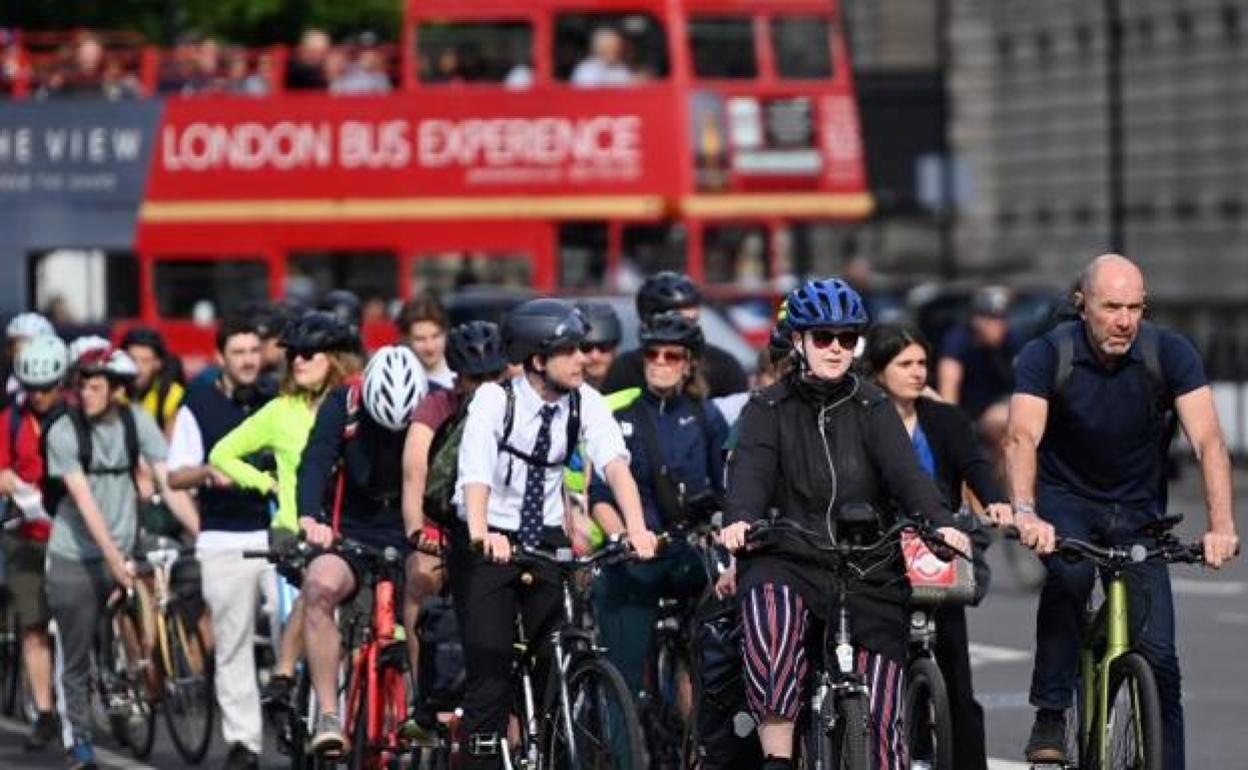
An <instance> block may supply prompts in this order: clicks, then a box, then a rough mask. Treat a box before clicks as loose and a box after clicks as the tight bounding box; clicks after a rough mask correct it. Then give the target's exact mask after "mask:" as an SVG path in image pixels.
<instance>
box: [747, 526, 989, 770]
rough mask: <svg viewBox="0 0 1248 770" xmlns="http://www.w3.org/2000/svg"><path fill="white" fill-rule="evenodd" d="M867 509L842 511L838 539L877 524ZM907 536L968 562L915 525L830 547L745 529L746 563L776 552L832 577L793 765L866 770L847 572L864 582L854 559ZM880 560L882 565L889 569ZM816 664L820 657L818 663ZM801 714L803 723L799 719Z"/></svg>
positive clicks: (862, 692)
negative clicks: (830, 609)
mask: <svg viewBox="0 0 1248 770" xmlns="http://www.w3.org/2000/svg"><path fill="white" fill-rule="evenodd" d="M877 521H878V519H877V517H876V514H875V511H874V510H872V509H871V507H870V506H867V505H863V506H846V507H845V508H844V509H843V510H842V512H841V514H840V516H839V517H838V529H839V530H840V532H841V533H846V534H851V533H855V532H856V533H862V532H864V531H868V530H869V529H873V528H875V527H876V526H877ZM905 532H914V533H915V534H917V535H918V536H919V537H921V538H923V540H924V541H926V542H927V543H929V544H930V545H933V546H935V547H937V548H941V549H944V550H947V551H949V552H951V553H952V554H953V555H955V556H960V557H962V558H969V557H967V556H966V554H962V553H961V552H959V551H956V550H955V549H953V548H952V547H951V546H948V545H946V544H945V543H944V540H943V538H941V537H940V535H939V534H937V533H936V531H935V528H934V527H932V526H930V525H928V524H926V523H920V522H913V521H906V520H902V521H898V522H897V523H895V524H894V525H893V526H891V527H889V528H888V529H887V530H886V531H885V532H884V533H883V534H882V535H880V536H879V537H878V538H877V539H876V540H874V541H869V542H863V541H862V538H861V537H854V536H852V534H851V536H849V537H841V538H840V539H838V540H836V541H835V542H832V543H830V544H827V545H823V544H821V542H822V541H826V540H827V539H828V538H827V535H826V534H824V533H818V532H812V531H810V530H808V529H806V528H804V527H802V526H800V525H798V524H795V523H793V522H789V521H784V520H780V521H769V520H763V521H758V522H755V523H754V524H752V525H751V526H750V529H749V532H748V534H747V536H746V547H745V549H744V551H743V554H742V555H743V557H744V558H748V557H749V556H750V555H754V554H761V553H765V552H778V553H782V554H784V555H785V557H786V558H792V559H795V560H799V561H803V562H806V563H808V564H813V565H815V566H818V567H821V568H824V569H827V570H828V571H829V572H830V573H831V574H832V576H833V585H834V589H833V590H834V593H835V602H834V606H835V607H836V617H835V619H833V618H832V617H829V618H828V619H827V622H825V623H823V624H822V626H823V628H822V640H821V643H820V648H819V649H820V650H821V651H822V653H823V654H822V656H812V657H814V658H815V659H816V660H818V663H817V665H815V666H813V667H812V668H813V670H812V671H811V672H810V673H809V674H808V675H807V687H806V694H805V696H804V698H803V700H804V704H803V711H804V715H803V714H800V713H799V716H798V723H797V725H796V727H795V731H794V739H793V751H794V757H795V766H796V767H799V768H804V769H805V770H831V769H832V768H840V769H841V770H867V769H868V768H869V767H870V756H869V752H870V751H871V745H870V733H871V729H870V695H871V693H870V687H869V685H868V684H867V682H866V680H865V679H864V678H863V677H862V676H861V675H859V674H858V673H857V672H856V671H855V667H854V657H855V649H854V646H853V642H852V634H851V625H850V616H849V605H848V597H849V579H850V577H851V573H854V574H856V576H857V577H862V576H864V575H865V574H867V573H869V571H870V569H869V568H868V569H865V570H864V569H859V568H858V567H856V566H855V565H854V564H852V563H851V561H850V559H851V557H853V556H869V555H872V554H878V553H879V552H881V551H883V550H884V549H886V548H889V547H897V544H898V543H899V542H900V540H901V536H902V534H903V533H905ZM888 561H889V560H888V559H881V560H880V562H879V563H887V562H888ZM820 658H821V659H820ZM803 716H804V717H805V718H804V719H803Z"/></svg>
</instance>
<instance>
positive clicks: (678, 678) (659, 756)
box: [645, 635, 697, 770]
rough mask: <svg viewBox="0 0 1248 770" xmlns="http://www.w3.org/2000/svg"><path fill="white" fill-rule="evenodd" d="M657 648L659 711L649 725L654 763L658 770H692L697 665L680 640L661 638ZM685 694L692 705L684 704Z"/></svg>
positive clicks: (656, 704) (656, 694)
mask: <svg viewBox="0 0 1248 770" xmlns="http://www.w3.org/2000/svg"><path fill="white" fill-rule="evenodd" d="M657 647H658V648H657V650H656V651H655V656H654V690H655V692H654V701H653V703H654V705H655V707H656V710H655V712H654V713H652V714H651V715H650V719H648V720H647V724H646V725H645V726H646V727H647V728H648V732H649V733H651V734H650V735H649V736H648V738H649V742H648V744H647V745H648V746H650V747H652V749H653V754H654V755H653V756H652V757H651V760H652V763H653V767H654V769H655V770H683V769H684V768H687V767H689V764H690V760H691V759H692V757H693V750H694V748H695V746H696V737H695V735H694V730H693V725H695V724H697V719H696V713H697V711H696V710H697V701H696V700H695V699H694V698H693V661H692V660H691V657H690V655H689V652H688V650H687V649H686V648H685V647H684V645H682V644H681V643H680V638H679V637H678V636H675V635H664V636H662V637H660V639H659V643H658V645H657ZM682 677H683V679H682ZM683 687H687V688H688V689H687V690H685V689H682V688H683ZM684 692H687V693H688V695H689V698H688V700H689V702H688V703H682V702H681V700H682V697H681V695H682V693H684Z"/></svg>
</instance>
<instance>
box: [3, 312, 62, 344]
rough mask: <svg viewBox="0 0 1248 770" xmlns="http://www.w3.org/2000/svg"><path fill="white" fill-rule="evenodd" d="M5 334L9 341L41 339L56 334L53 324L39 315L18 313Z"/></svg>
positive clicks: (10, 321)
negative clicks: (24, 338)
mask: <svg viewBox="0 0 1248 770" xmlns="http://www.w3.org/2000/svg"><path fill="white" fill-rule="evenodd" d="M5 334H6V335H7V336H8V338H9V339H11V340H12V339H20V338H23V337H40V336H42V335H45V334H56V329H53V328H52V322H51V321H49V320H48V319H46V318H44V317H43V316H41V315H39V314H38V313H18V314H17V315H15V316H13V318H12V319H10V320H9V325H8V328H6V329H5Z"/></svg>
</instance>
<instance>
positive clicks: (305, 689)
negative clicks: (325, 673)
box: [278, 664, 313, 770]
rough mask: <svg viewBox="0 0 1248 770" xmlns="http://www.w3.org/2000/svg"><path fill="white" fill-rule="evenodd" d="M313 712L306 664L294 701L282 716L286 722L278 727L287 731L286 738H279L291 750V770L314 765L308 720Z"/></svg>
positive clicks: (301, 669)
mask: <svg viewBox="0 0 1248 770" xmlns="http://www.w3.org/2000/svg"><path fill="white" fill-rule="evenodd" d="M311 712H312V677H311V676H310V675H309V673H308V670H307V665H306V664H304V666H303V667H302V668H300V669H299V673H298V676H297V678H296V679H295V695H294V703H293V704H291V707H290V708H289V709H288V710H286V711H284V712H283V714H282V718H283V719H284V720H285V724H284V725H280V726H279V728H278V729H281V730H284V731H286V735H285V736H284V738H282V739H279V740H284V741H285V742H286V743H287V748H288V749H289V751H290V770H309V768H311V767H312V766H313V765H312V763H311V762H310V761H309V759H310V754H309V753H308V737H309V736H308V722H307V720H308V719H309V715H310V714H311Z"/></svg>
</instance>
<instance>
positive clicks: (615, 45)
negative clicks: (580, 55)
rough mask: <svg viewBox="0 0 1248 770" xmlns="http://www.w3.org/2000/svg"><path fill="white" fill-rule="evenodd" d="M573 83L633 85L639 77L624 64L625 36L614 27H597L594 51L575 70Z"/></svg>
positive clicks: (593, 42) (575, 84) (593, 85)
mask: <svg viewBox="0 0 1248 770" xmlns="http://www.w3.org/2000/svg"><path fill="white" fill-rule="evenodd" d="M571 80H572V85H574V86H580V87H584V88H596V87H599V86H630V85H633V84H634V83H636V82H637V76H636V75H635V74H634V73H633V71H632V70H631V69H629V67H628V65H627V64H625V63H624V38H622V37H621V36H620V33H619V32H618V31H616V30H614V29H612V28H611V27H599V28H598V29H596V30H594V36H593V39H592V41H591V42H590V53H589V56H587V57H586V58H585V59H583V60H582V61H581V62H580V63H579V64H577V65H576V69H574V70H572V78H571Z"/></svg>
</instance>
